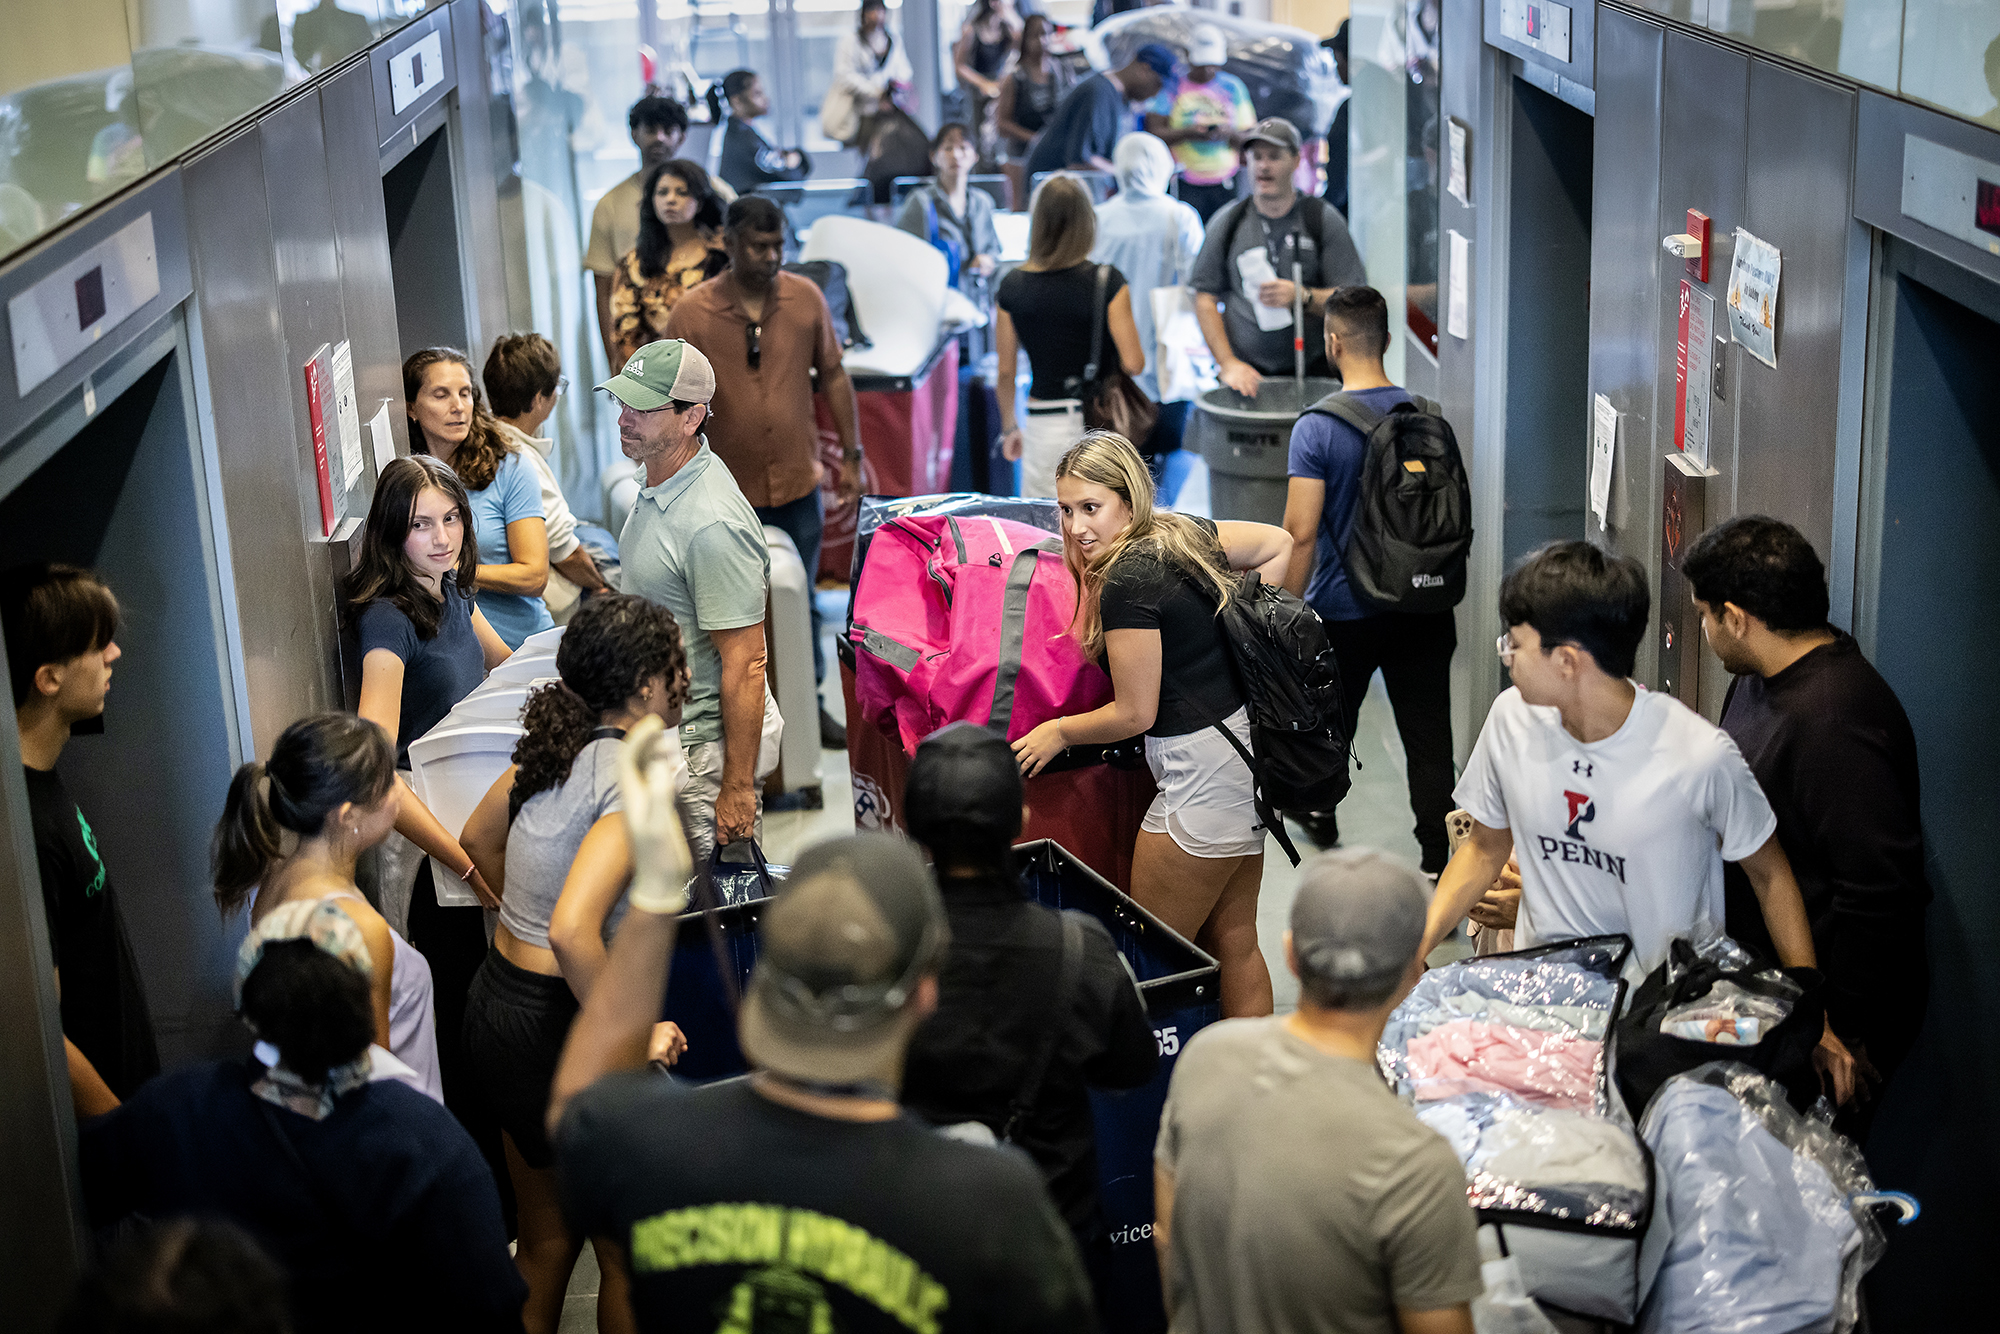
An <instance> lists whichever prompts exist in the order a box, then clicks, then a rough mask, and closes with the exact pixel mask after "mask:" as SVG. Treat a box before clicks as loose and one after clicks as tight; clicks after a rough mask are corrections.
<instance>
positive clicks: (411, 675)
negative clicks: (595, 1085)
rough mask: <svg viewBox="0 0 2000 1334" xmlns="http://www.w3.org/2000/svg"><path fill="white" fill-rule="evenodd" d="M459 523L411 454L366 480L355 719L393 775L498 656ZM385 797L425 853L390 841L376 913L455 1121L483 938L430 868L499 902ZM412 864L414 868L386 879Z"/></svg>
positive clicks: (436, 468)
mask: <svg viewBox="0 0 2000 1334" xmlns="http://www.w3.org/2000/svg"><path fill="white" fill-rule="evenodd" d="M470 514H471V504H470V502H469V501H468V500H467V499H466V495H465V488H464V487H463V486H462V485H460V483H459V480H458V474H457V473H455V472H453V471H452V470H451V469H450V468H448V467H446V466H445V465H444V464H443V463H441V462H439V461H438V460H437V459H435V458H430V457H426V456H424V455H419V454H413V455H411V456H410V457H408V458H400V459H395V460H393V461H391V462H390V464H389V465H388V466H387V467H385V468H384V469H382V473H381V476H379V477H377V478H376V479H375V499H374V501H373V503H372V504H370V506H369V507H368V526H367V528H366V529H365V530H364V531H363V534H362V545H361V561H360V563H359V564H358V565H357V566H356V567H355V569H354V572H353V573H352V574H351V575H349V576H348V580H347V586H346V590H345V591H346V594H347V602H348V607H349V614H350V615H351V616H352V618H353V621H354V624H355V626H356V638H358V639H359V640H360V646H359V647H360V650H361V704H360V708H359V709H358V710H357V711H358V712H359V713H360V715H361V716H362V717H363V718H366V719H367V720H368V721H369V722H372V723H375V724H377V725H379V726H380V727H381V729H382V730H383V731H384V732H386V733H387V734H388V735H389V736H390V737H392V738H393V739H394V741H395V755H396V767H397V768H398V769H400V770H407V769H408V768H409V750H410V743H411V742H412V741H415V740H416V739H417V738H418V737H420V736H422V735H423V734H424V733H426V732H428V731H430V730H431V728H433V727H435V726H437V724H438V723H439V721H440V720H442V719H443V718H444V716H445V715H446V714H448V713H450V712H451V710H452V708H453V706H455V705H456V704H457V703H458V702H459V701H460V700H462V699H464V698H465V697H466V696H467V695H468V694H470V693H471V692H472V689H473V687H475V686H477V685H478V684H479V683H480V681H481V680H482V679H483V678H484V677H485V675H486V673H487V671H488V670H489V669H491V668H493V667H497V666H499V665H500V664H501V663H502V662H504V661H505V660H506V658H507V654H508V649H507V645H506V644H505V643H504V642H502V640H501V638H500V636H499V635H498V634H497V633H495V632H494V629H493V627H492V626H491V625H489V624H487V621H486V614H485V613H484V612H483V611H481V610H480V609H479V608H478V607H476V606H474V605H473V603H472V583H473V580H474V578H475V577H476V576H477V574H478V572H479V571H480V570H481V569H482V567H481V566H480V564H479V543H478V541H477V540H476V539H475V538H474V537H473V535H472V531H471V523H470V521H469V516H470ZM397 796H398V798H399V800H398V802H397V814H396V832H397V833H398V834H401V835H402V836H403V838H404V839H406V840H408V843H411V844H415V845H416V851H419V852H422V853H425V854H427V855H426V856H422V857H415V858H412V857H411V856H409V855H408V854H409V853H410V851H411V850H410V849H409V847H408V845H407V844H402V843H399V844H396V845H395V846H396V850H397V853H398V854H399V855H397V856H393V857H391V856H385V857H384V858H383V859H382V863H383V867H384V874H383V877H382V881H381V886H380V892H381V903H382V908H383V912H384V913H385V915H386V916H387V917H388V918H389V921H390V923H391V925H393V926H396V927H398V928H400V929H401V930H402V931H403V933H404V934H405V935H406V936H407V937H408V938H409V941H410V943H411V944H412V945H415V946H416V947H417V949H418V950H419V951H421V952H422V954H423V956H424V958H425V959H426V960H428V961H429V963H430V968H431V978H432V990H433V995H434V997H435V1002H436V1007H437V1018H438V1023H437V1033H438V1071H439V1074H440V1076H441V1077H442V1080H443V1084H444V1094H445V1104H446V1105H447V1106H449V1107H450V1108H451V1109H452V1111H453V1112H457V1113H460V1116H461V1119H464V1113H463V1111H462V1108H463V1107H464V1105H465V1103H464V1099H463V1098H462V1097H461V1096H460V1094H459V1090H458V1085H459V1083H460V1082H461V1080H462V1076H461V1075H460V1074H459V1073H458V1064H459V1062H458V1047H459V1042H458V1035H459V1030H460V1028H461V1027H462V1026H463V1016H464V1011H465V993H466V990H467V988H469V987H470V986H471V985H472V975H473V973H474V972H476V971H477V970H478V968H479V961H480V960H481V959H482V958H484V957H485V954H486V931H485V924H484V922H483V920H482V919H481V917H480V914H479V913H478V911H477V910H476V909H474V908H470V907H454V908H447V907H445V906H443V905H441V904H440V903H438V901H437V889H436V885H435V884H434V882H433V881H432V878H431V864H432V862H433V860H435V861H436V862H438V863H440V864H441V865H443V866H444V868H445V869H446V870H447V871H449V872H451V873H452V874H454V875H456V876H457V877H458V878H459V879H460V880H461V881H462V882H464V884H465V885H466V886H467V887H468V888H470V889H471V890H472V892H473V893H474V894H476V895H477V896H478V897H479V900H480V902H481V903H484V904H486V905H487V906H488V907H494V908H497V907H499V906H500V898H499V896H498V895H497V894H495V893H494V892H493V891H492V890H491V889H490V888H488V887H487V884H486V881H485V880H484V879H482V878H481V876H480V874H479V868H478V867H476V866H474V865H473V862H472V858H471V857H469V856H467V855H466V852H465V849H464V848H462V847H460V846H459V842H458V831H457V830H454V829H447V828H445V826H444V825H443V823H442V822H440V821H439V820H438V818H437V816H435V815H433V814H432V813H431V810H430V808H429V807H428V806H426V805H424V803H423V802H422V801H421V800H420V799H419V798H418V797H417V794H416V793H415V792H414V791H411V790H409V789H408V788H407V787H405V788H404V790H402V791H401V792H399V793H398V794H397ZM412 860H414V861H415V862H416V866H415V868H414V871H408V870H405V871H401V872H394V873H392V871H391V869H390V868H392V867H407V866H408V863H409V862H410V861H412ZM468 1128H471V1127H468ZM474 1138H478V1132H477V1131H476V1130H475V1131H474ZM490 1138H491V1137H489V1140H490Z"/></svg>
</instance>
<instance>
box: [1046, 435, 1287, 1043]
mask: <svg viewBox="0 0 2000 1334" xmlns="http://www.w3.org/2000/svg"><path fill="white" fill-rule="evenodd" d="M1055 476H1056V502H1057V504H1058V505H1060V506H1061V508H1062V516H1063V557H1064V560H1065V562H1066V563H1067V564H1068V565H1069V569H1070V574H1071V576H1072V577H1073V578H1074V579H1075V580H1076V589H1077V597H1076V623H1075V625H1074V626H1073V627H1072V629H1071V633H1072V634H1074V635H1075V636H1076V639H1077V641H1078V642H1079V643H1080V644H1081V645H1082V646H1083V651H1084V654H1085V656H1086V657H1089V658H1091V659H1092V660H1094V661H1102V662H1104V663H1105V664H1106V667H1107V669H1108V670H1109V671H1110V673H1111V688H1112V694H1113V699H1112V701H1111V702H1110V703H1109V704H1106V705H1105V706H1104V707H1102V708H1099V709H1093V710H1091V711H1090V712H1089V713H1082V714H1077V715H1076V716H1075V717H1071V718H1056V719H1052V720H1051V721H1049V722H1046V723H1043V724H1042V725H1041V726H1040V727H1037V728H1036V729H1035V730H1034V731H1032V732H1030V733H1028V734H1027V735H1026V736H1024V737H1022V738H1021V739H1020V740H1019V741H1017V742H1015V743H1014V751H1015V754H1016V755H1018V756H1019V757H1020V760H1021V769H1022V772H1024V773H1026V774H1028V775H1030V776H1032V775H1034V774H1036V773H1039V772H1040V771H1041V769H1042V768H1043V767H1044V766H1045V765H1047V764H1048V763H1049V761H1051V760H1053V759H1054V758H1055V757H1056V756H1058V755H1060V754H1062V752H1063V751H1064V749H1066V748H1067V747H1070V746H1075V745H1084V744H1088V743H1102V742H1109V741H1123V740H1124V739H1125V738H1126V737H1129V736H1135V735H1137V734H1138V733H1140V732H1144V733H1145V734H1146V762H1147V764H1148V765H1149V766H1150V767H1151V769H1152V771H1153V777H1154V779H1155V780H1156V781H1157V782H1158V783H1159V787H1160V791H1159V795H1158V796H1156V797H1155V798H1154V799H1153V804H1152V806H1151V807H1149V808H1148V809H1147V811H1146V817H1145V819H1144V821H1142V822H1141V824H1140V827H1139V836H1138V841H1137V843H1136V844H1135V846H1134V847H1133V850H1132V897H1133V898H1135V899H1137V900H1139V902H1140V903H1141V904H1143V905H1145V906H1146V907H1147V908H1149V909H1151V910H1152V912H1153V913H1155V914H1156V915H1157V916H1158V917H1159V918H1160V919H1161V920H1162V921H1164V922H1165V923H1166V924H1167V925H1168V926H1170V927H1172V928H1173V929H1174V930H1176V931H1178V932H1180V933H1181V934H1182V935H1183V936H1186V937H1187V938H1188V939H1189V940H1192V941H1194V942H1195V943H1196V944H1198V945H1200V946H1201V947H1202V948H1203V949H1205V950H1207V951H1208V952H1209V953H1210V954H1212V955H1213V956H1215V960H1216V962H1217V963H1218V964H1220V965H1221V967H1222V1012H1223V1014H1224V1015H1227V1016H1229V1017H1231V1018H1237V1017H1241V1016H1249V1015H1265V1014H1269V1013H1271V973H1270V970H1269V968H1267V967H1266V966H1265V964H1264V955H1263V953H1262V952H1261V951H1260V950H1259V949H1258V947H1257V888H1258V885H1259V884H1260V883H1261V882H1262V880H1263V878H1264V830H1263V828H1262V826H1261V825H1260V824H1259V823H1258V819H1257V811H1256V806H1255V802H1254V799H1253V798H1254V784H1253V782H1252V779H1251V774H1250V767H1249V765H1247V764H1245V763H1244V762H1243V757H1242V756H1241V755H1240V754H1239V753H1238V752H1237V749H1236V747H1235V746H1233V745H1231V744H1230V742H1229V740H1228V739H1227V738H1226V737H1224V736H1223V735H1222V734H1221V732H1220V731H1218V730H1217V729H1218V728H1221V727H1227V728H1228V729H1229V730H1230V732H1231V733H1232V734H1234V735H1235V736H1236V737H1237V738H1238V739H1239V740H1240V741H1241V742H1242V743H1243V745H1244V747H1245V748H1246V749H1247V748H1248V746H1249V744H1250V724H1249V718H1248V715H1247V714H1246V712H1245V710H1244V707H1243V697H1242V694H1241V693H1240V692H1239V691H1238V689H1237V686H1236V679H1235V672H1234V669H1233V668H1232V667H1231V665H1230V659H1229V646H1228V645H1227V644H1226V643H1224V642H1223V638H1222V626H1221V623H1220V622H1219V621H1218V620H1217V619H1216V613H1217V612H1219V611H1220V610H1221V608H1222V606H1223V605H1224V604H1225V603H1226V602H1227V601H1228V599H1229V598H1230V597H1231V596H1232V594H1233V592H1234V589H1235V587H1236V581H1235V580H1234V579H1233V578H1232V577H1231V572H1232V571H1235V570H1256V571H1257V572H1258V573H1259V574H1260V575H1261V576H1262V577H1263V579H1264V581H1265V582H1266V583H1272V584H1275V583H1278V582H1280V581H1282V580H1283V579H1284V577H1285V570H1286V566H1287V564H1288V563H1289V562H1290V560H1291V558H1292V539H1291V537H1290V535H1289V534H1287V533H1286V532H1285V530H1284V529H1282V528H1278V527H1274V526H1273V525H1271V524H1267V523H1232V522H1224V523H1213V522H1211V521H1209V520H1207V519H1191V518H1188V517H1186V516H1185V515H1180V514H1165V513H1161V512H1160V511H1158V510H1155V509H1154V508H1153V478H1152V475H1151V474H1150V473H1148V472H1147V471H1146V461H1145V460H1144V459H1142V458H1140V457H1139V451H1138V450H1136V449H1134V448H1133V447H1132V444H1131V442H1130V441H1128V440H1127V439H1125V437H1124V436H1122V435H1114V434H1112V433H1111V432H1109V431H1091V432H1089V433H1087V434H1086V435H1085V436H1084V437H1083V438H1082V439H1081V440H1079V441H1077V443H1076V444H1075V445H1074V446H1072V447H1071V448H1070V450H1069V452H1068V453H1066V454H1064V455H1063V456H1062V458H1061V460H1060V461H1059V462H1058V463H1057V464H1056V470H1055Z"/></svg>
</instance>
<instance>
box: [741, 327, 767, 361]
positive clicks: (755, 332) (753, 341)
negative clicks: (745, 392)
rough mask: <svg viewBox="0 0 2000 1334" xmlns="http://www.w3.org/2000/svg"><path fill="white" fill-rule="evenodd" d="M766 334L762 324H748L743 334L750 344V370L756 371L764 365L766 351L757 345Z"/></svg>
mask: <svg viewBox="0 0 2000 1334" xmlns="http://www.w3.org/2000/svg"><path fill="white" fill-rule="evenodd" d="M763 332H764V326H763V325H761V324H746V325H744V326H743V333H744V335H745V337H746V338H747V340H748V341H749V344H750V369H751V370H753V371H754V370H756V369H757V368H758V367H760V366H762V365H763V364H764V349H763V348H761V347H759V346H758V345H757V339H758V337H759V336H760V335H762V334H763Z"/></svg>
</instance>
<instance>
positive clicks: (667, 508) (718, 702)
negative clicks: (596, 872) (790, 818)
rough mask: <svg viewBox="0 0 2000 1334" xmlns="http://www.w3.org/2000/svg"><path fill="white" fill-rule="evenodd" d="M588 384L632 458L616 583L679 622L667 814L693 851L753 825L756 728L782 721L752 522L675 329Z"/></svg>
mask: <svg viewBox="0 0 2000 1334" xmlns="http://www.w3.org/2000/svg"><path fill="white" fill-rule="evenodd" d="M597 387H598V388H599V389H601V390H603V391H604V392H605V393H608V394H610V395H611V396H612V397H613V398H614V399H616V400H617V401H618V404H619V407H620V411H619V413H618V444H619V447H620V448H621V449H622V450H624V452H625V457H626V458H628V459H631V460H632V461H633V462H635V463H642V464H644V465H645V468H646V475H645V477H644V479H643V482H644V485H643V487H642V489H641V490H640V492H639V499H638V501H637V503H635V504H634V505H633V506H632V513H631V515H630V516H629V517H628V518H627V519H626V520H625V527H624V530H623V532H621V533H620V534H619V537H618V560H619V565H620V569H621V571H622V573H621V578H620V585H619V586H620V589H621V590H622V591H623V592H627V593H637V594H639V595H640V596H641V597H644V598H648V599H650V600H651V601H654V602H657V603H659V604H660V605H662V606H664V607H665V608H666V609H667V610H668V611H670V612H672V613H673V617H674V620H675V622H676V623H677V624H679V626H680V629H681V642H682V645H683V646H684V647H685V648H686V650H687V662H688V678H689V684H688V700H687V706H686V708H685V709H683V710H682V713H681V725H680V741H681V748H682V749H683V750H684V751H686V752H687V763H688V780H687V782H686V783H685V784H684V785H683V786H682V788H681V793H680V800H681V821H682V823H683V824H685V825H686V826H687V834H688V841H689V843H690V844H692V845H693V847H694V851H695V858H696V860H697V861H700V862H706V861H707V860H708V859H709V857H710V855H711V854H712V853H714V851H715V849H716V848H717V847H718V846H721V845H727V844H731V843H744V842H747V841H748V840H750V839H752V838H754V837H755V836H756V833H757V830H758V828H759V825H760V824H761V822H762V819H763V811H764V807H763V797H762V791H761V789H762V787H763V782H762V780H763V777H764V775H763V774H762V773H759V772H758V766H757V762H758V759H759V750H760V742H761V740H762V738H763V737H764V735H765V734H766V733H767V732H768V733H771V734H773V735H775V734H777V732H778V730H779V728H780V727H782V725H783V724H782V722H781V721H780V720H779V717H778V705H777V701H776V700H775V699H774V698H772V696H771V694H770V692H769V690H767V689H766V687H765V683H764V658H765V647H764V598H765V587H766V585H767V584H768V583H769V581H770V577H771V558H770V555H769V554H768V553H767V552H766V550H765V548H764V525H763V524H762V523H760V522H758V519H757V514H756V511H755V510H753V509H751V508H750V502H749V501H748V500H746V499H744V496H743V492H742V490H741V489H740V488H738V486H737V485H736V479H735V478H734V477H732V476H730V473H729V469H728V468H726V467H724V466H723V464H722V460H721V459H719V458H717V457H716V456H715V453H714V451H712V450H711V449H709V447H708V438H707V437H706V436H704V435H703V434H702V433H701V428H702V426H703V425H704V424H705V423H706V422H707V421H708V414H709V406H708V405H709V402H710V400H712V399H713V398H714V397H715V368H714V367H712V366H711V365H709V362H708V358H707V357H706V356H704V355H702V351H701V349H700V348H698V347H696V346H695V345H694V344H693V343H689V342H685V341H683V340H681V339H678V338H663V339H661V340H660V341H658V342H654V343H648V344H646V345H645V346H644V347H642V348H640V349H639V350H638V351H637V352H634V353H633V354H632V355H631V356H630V357H628V358H626V361H625V365H624V366H623V367H622V368H620V370H619V372H618V373H617V374H616V375H614V376H612V377H611V378H610V379H608V380H606V381H605V382H604V383H603V384H600V385H598V386H597ZM770 749H771V752H772V755H771V764H772V765H773V766H775V764H776V762H777V761H776V751H777V748H776V746H772V747H771V748H770ZM766 772H768V767H767V769H766Z"/></svg>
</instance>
